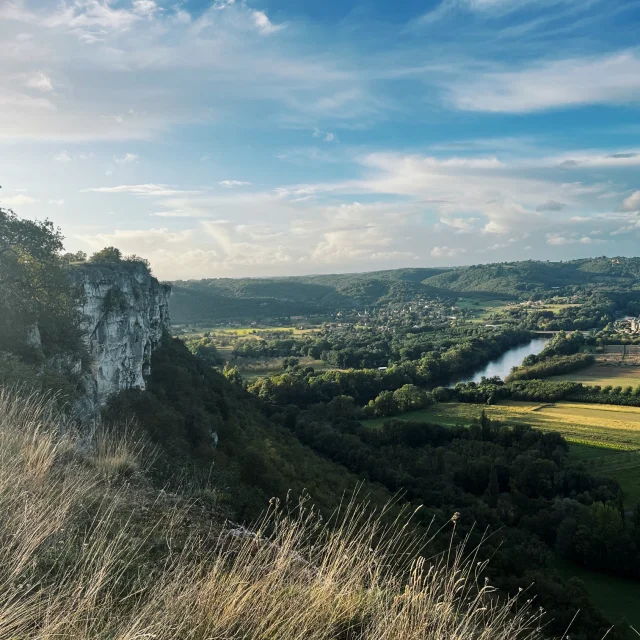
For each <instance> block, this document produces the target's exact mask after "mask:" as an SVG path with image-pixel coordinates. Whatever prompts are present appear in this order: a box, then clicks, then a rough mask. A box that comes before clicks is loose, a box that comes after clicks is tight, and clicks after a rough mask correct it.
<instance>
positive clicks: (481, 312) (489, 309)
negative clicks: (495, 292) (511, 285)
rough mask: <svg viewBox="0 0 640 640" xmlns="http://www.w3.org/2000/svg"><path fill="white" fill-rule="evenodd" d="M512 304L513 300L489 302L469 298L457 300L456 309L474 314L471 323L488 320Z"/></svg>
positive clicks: (484, 299) (482, 299) (483, 299)
mask: <svg viewBox="0 0 640 640" xmlns="http://www.w3.org/2000/svg"><path fill="white" fill-rule="evenodd" d="M512 304H513V301H512V300H511V301H510V300H503V299H496V300H491V299H489V300H488V299H486V298H473V297H468V298H460V299H458V300H456V307H458V308H460V309H463V310H465V311H470V312H472V314H473V317H472V318H471V319H470V320H471V322H481V321H483V320H486V319H487V318H489V317H490V316H491V315H493V314H494V313H496V312H497V311H502V310H504V309H506V308H507V307H508V306H509V305H512Z"/></svg>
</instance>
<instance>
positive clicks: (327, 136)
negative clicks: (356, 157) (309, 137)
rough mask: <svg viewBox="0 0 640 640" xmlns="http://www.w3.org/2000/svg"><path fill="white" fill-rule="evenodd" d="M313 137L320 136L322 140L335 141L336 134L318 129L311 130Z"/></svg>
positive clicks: (336, 138) (336, 139)
mask: <svg viewBox="0 0 640 640" xmlns="http://www.w3.org/2000/svg"><path fill="white" fill-rule="evenodd" d="M313 137H314V138H322V141H323V142H337V141H338V136H336V134H335V133H333V132H332V131H321V130H320V129H314V130H313Z"/></svg>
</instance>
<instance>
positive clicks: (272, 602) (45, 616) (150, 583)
mask: <svg viewBox="0 0 640 640" xmlns="http://www.w3.org/2000/svg"><path fill="white" fill-rule="evenodd" d="M60 434H64V435H63V436H60ZM145 451H146V453H145ZM150 456H151V452H150V450H149V448H148V445H146V444H145V443H144V442H143V441H141V440H139V439H137V438H133V437H131V434H130V433H129V434H127V431H126V429H123V428H122V426H121V425H120V426H119V428H117V429H114V430H112V432H111V433H109V434H107V433H104V432H97V433H94V434H93V436H92V437H91V438H87V436H86V434H85V435H84V436H83V437H82V438H76V437H75V436H74V434H73V429H72V426H71V425H70V424H68V423H67V422H66V421H65V418H64V417H63V416H60V415H59V414H57V413H56V410H55V406H54V405H53V403H52V402H51V401H46V400H40V399H38V398H37V397H35V396H33V395H32V396H31V397H30V398H29V399H25V398H21V397H16V396H14V395H12V394H10V393H7V392H6V391H3V390H2V389H0V540H1V541H2V544H1V545H0V582H1V583H2V585H3V590H2V596H1V597H0V620H2V624H0V640H14V639H17V638H20V639H21V640H42V639H43V638H56V639H57V640H95V639H97V638H105V639H106V638H119V639H121V640H125V639H129V640H134V639H142V638H153V639H154V640H175V639H176V638H189V639H190V640H210V639H211V638H225V639H227V640H240V639H249V638H250V639H252V640H275V639H283V640H302V639H304V640H337V639H340V640H378V639H379V638H386V639H387V640H405V639H406V638H418V637H424V634H425V632H426V633H427V635H429V637H434V638H435V637H438V638H447V639H448V640H463V639H465V640H466V639H467V638H469V637H477V638H480V637H483V638H491V639H492V640H511V639H512V638H513V637H516V636H518V637H519V636H520V632H521V631H522V630H523V629H525V628H527V627H528V628H532V627H535V626H536V615H537V614H536V612H535V611H533V612H531V613H532V614H533V617H534V619H533V620H531V621H529V620H528V618H529V614H528V613H526V612H525V613H524V614H523V615H520V614H516V618H515V620H514V619H513V617H512V613H513V611H514V607H513V606H512V605H513V603H504V604H500V603H496V605H495V606H490V607H487V606H486V603H487V602H489V601H490V600H491V596H487V597H483V595H482V592H483V591H484V590H485V589H488V587H487V586H485V587H482V588H481V594H480V597H476V594H477V583H476V581H475V578H476V571H477V567H476V562H475V559H476V557H475V554H470V555H469V556H467V555H466V554H463V553H461V554H460V555H456V561H454V562H452V563H449V564H448V565H447V563H446V561H445V560H444V559H440V560H437V559H433V561H432V562H429V563H425V562H423V561H421V560H420V561H417V562H412V561H411V560H410V559H411V558H412V557H414V556H415V554H416V551H417V550H418V549H419V548H421V540H419V539H418V540H416V539H415V538H413V537H412V536H411V534H410V533H409V530H408V529H407V528H405V527H403V526H402V525H403V520H400V521H398V522H397V523H396V525H395V526H391V527H383V525H382V523H381V519H380V518H379V517H376V516H372V514H371V513H370V512H369V511H367V509H366V508H360V507H356V506H354V505H345V506H344V507H343V509H342V511H341V513H340V515H339V516H338V517H337V518H336V519H335V520H334V521H333V523H332V525H333V526H331V527H329V526H327V525H325V524H323V522H322V521H321V520H320V519H318V517H317V516H316V515H315V514H314V512H310V511H309V509H308V508H304V509H296V508H295V507H296V505H292V509H288V508H279V507H278V506H277V505H273V506H272V508H271V510H270V513H269V514H268V515H267V517H266V518H264V519H262V521H261V522H260V523H259V527H260V528H259V531H260V534H256V533H253V532H252V531H251V530H249V529H244V528H238V527H237V526H234V525H230V524H228V523H225V522H224V520H223V518H222V517H221V514H219V513H217V512H216V510H215V507H213V508H211V507H207V504H206V503H205V502H203V501H202V500H199V501H195V502H194V501H193V500H192V499H190V496H185V495H181V494H180V493H170V492H168V491H165V490H162V491H158V490H156V489H154V486H153V485H152V483H151V482H149V479H148V478H147V477H146V475H145V472H146V469H147V468H148V466H149V464H150ZM518 605H520V602H518ZM541 636H542V634H541V633H539V632H534V633H533V634H532V635H527V637H528V638H530V640H538V639H540V640H541Z"/></svg>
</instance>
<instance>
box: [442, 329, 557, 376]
mask: <svg viewBox="0 0 640 640" xmlns="http://www.w3.org/2000/svg"><path fill="white" fill-rule="evenodd" d="M549 340H550V338H534V339H533V340H532V341H531V342H528V343H527V344H521V345H519V346H517V347H513V348H512V349H509V351H507V352H506V353H503V354H502V355H501V356H500V357H499V358H496V359H495V360H491V361H490V362H489V363H488V364H487V365H485V366H484V367H482V369H480V370H479V371H476V373H474V374H472V375H466V376H464V377H462V378H458V379H457V380H455V381H454V382H452V383H451V386H452V387H453V386H455V385H456V383H458V382H480V379H481V378H483V377H484V378H492V377H493V376H500V377H501V378H502V379H503V380H504V379H505V378H506V377H507V376H508V375H509V374H510V373H511V369H513V367H519V366H520V365H521V364H522V361H523V360H524V359H525V358H526V357H527V356H528V355H531V354H532V353H533V354H536V355H537V354H538V353H540V352H541V351H542V350H543V349H544V347H545V345H546V344H547V342H549Z"/></svg>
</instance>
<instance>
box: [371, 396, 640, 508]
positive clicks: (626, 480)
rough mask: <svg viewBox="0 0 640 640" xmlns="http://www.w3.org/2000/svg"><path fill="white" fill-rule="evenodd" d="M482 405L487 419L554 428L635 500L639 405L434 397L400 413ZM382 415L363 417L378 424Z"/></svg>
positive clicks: (463, 420)
mask: <svg viewBox="0 0 640 640" xmlns="http://www.w3.org/2000/svg"><path fill="white" fill-rule="evenodd" d="M482 410H485V411H486V413H487V415H488V416H489V418H491V419H492V420H501V421H503V422H507V423H511V424H514V423H520V424H529V425H531V426H533V427H535V428H538V429H543V430H545V431H558V432H559V433H561V434H562V435H563V436H564V437H565V438H567V440H569V442H571V443H572V447H571V455H572V456H573V457H574V458H575V459H579V460H583V461H584V462H585V464H586V465H587V466H588V467H589V469H590V470H591V471H592V472H594V473H598V474H602V475H605V476H609V477H611V478H614V479H615V480H617V481H618V482H619V483H620V485H621V486H622V489H623V491H624V494H625V501H626V502H627V504H629V505H632V504H635V503H636V502H638V501H640V408H636V407H616V406H612V405H601V404H598V405H597V404H578V403H570V402H558V403H555V404H541V403H536V402H516V401H508V402H504V403H503V404H499V405H491V406H487V405H475V404H463V403H448V402H445V403H439V404H435V405H433V406H431V407H428V408H427V409H424V410H421V411H411V412H408V413H405V414H402V415H401V416H399V418H400V419H405V420H418V421H425V422H436V423H440V424H444V425H454V424H469V423H470V422H471V421H472V420H474V419H476V418H478V417H479V416H480V414H481V412H482ZM387 419H388V418H375V419H371V420H367V421H366V422H365V424H367V425H369V426H371V427H373V428H378V427H380V426H381V425H382V424H383V423H384V422H385V420H387Z"/></svg>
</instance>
